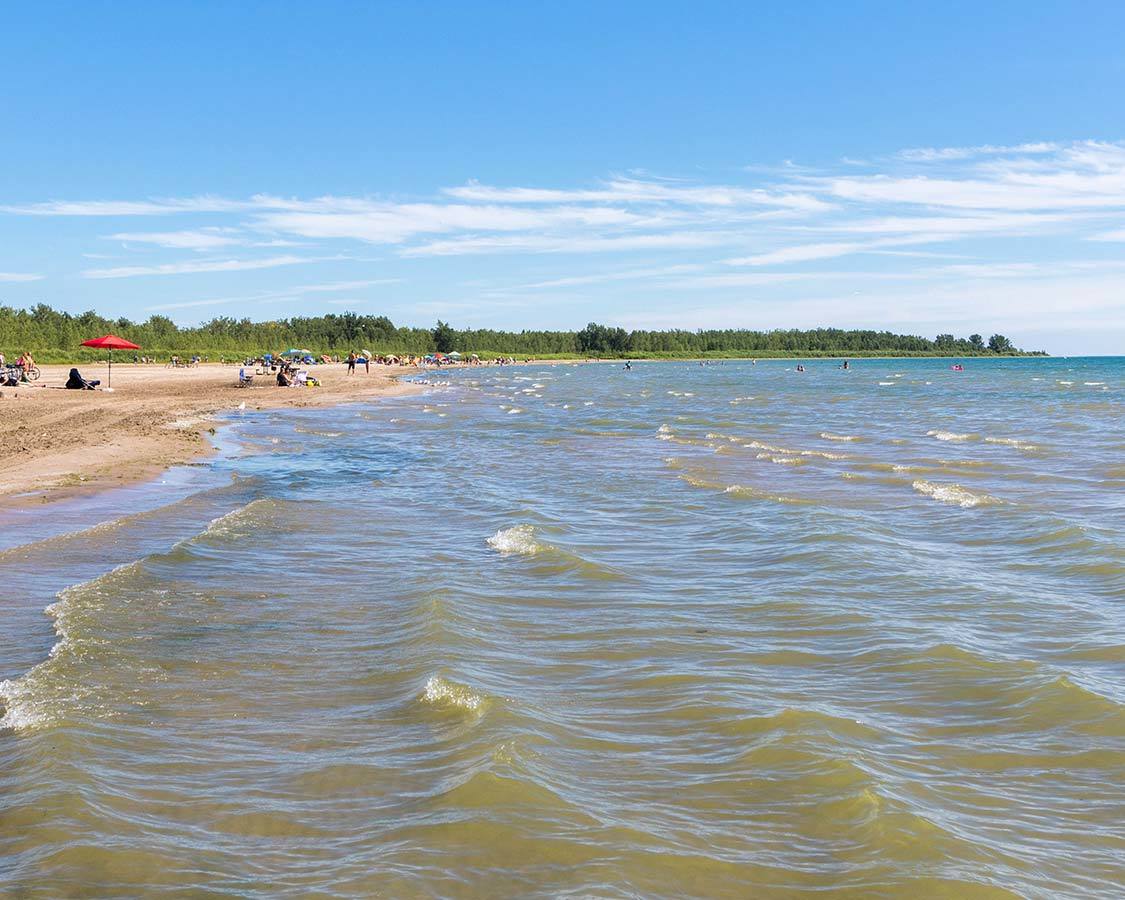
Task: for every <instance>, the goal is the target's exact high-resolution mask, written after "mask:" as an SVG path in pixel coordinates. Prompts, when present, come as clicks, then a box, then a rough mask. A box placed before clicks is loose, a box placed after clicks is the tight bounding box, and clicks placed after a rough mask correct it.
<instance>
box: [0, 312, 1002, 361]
mask: <svg viewBox="0 0 1125 900" xmlns="http://www.w3.org/2000/svg"><path fill="white" fill-rule="evenodd" d="M107 332H113V333H114V334H117V335H120V336H121V337H123V338H126V339H127V340H130V341H133V342H134V343H136V344H140V345H141V347H142V348H143V352H144V353H145V354H146V355H152V356H157V357H159V356H163V355H171V354H179V355H185V354H193V353H199V354H200V355H205V356H209V357H211V358H212V359H218V358H220V357H226V358H227V359H234V358H237V357H241V356H251V355H258V354H260V353H265V352H275V353H276V352H278V351H281V350H284V349H286V348H287V347H307V348H309V349H310V350H312V351H313V352H315V353H334V354H340V355H346V354H347V353H348V352H349V351H350V350H359V349H370V350H372V351H374V352H376V353H396V354H400V355H401V354H404V353H406V354H416V355H422V354H426V353H433V352H435V351H437V352H442V353H449V352H451V351H453V350H460V351H461V352H462V353H479V354H481V355H482V356H488V355H512V356H540V357H542V356H572V357H573V356H578V357H584V356H609V357H625V356H635V357H661V356H668V357H674V356H684V357H694V356H707V355H713V356H732V357H733V356H762V357H766V356H865V355H866V356H898V355H905V356H909V355H951V356H952V355H957V356H973V355H982V354H984V355H989V354H991V355H1017V354H1022V353H1023V351H1021V350H1018V349H1016V348H1015V347H1013V346H1012V342H1011V341H1010V340H1008V338H1006V337H1004V336H1003V335H1000V334H995V335H993V336H992V337H991V338H989V340H988V344H987V346H986V345H985V344H984V341H983V339H982V338H981V336H980V335H978V334H974V335H971V336H970V337H969V338H967V339H966V338H955V337H954V336H953V335H952V334H940V335H937V337H935V338H933V339H930V338H925V337H920V336H917V335H903V334H894V333H892V332H890V331H871V330H862V329H860V330H854V329H853V330H843V329H839V328H813V329H807V330H798V329H777V330H772V331H752V330H747V329H734V328H730V329H707V330H698V331H688V330H683V329H677V330H671V331H646V330H633V331H626V330H625V329H624V328H620V327H613V326H608V325H600V324H598V323H596V322H591V323H590V324H588V325H587V326H586V327H585V328H583V329H581V330H580V331H540V330H523V331H496V330H492V329H474V328H465V329H457V328H454V327H453V326H452V325H449V324H448V323H446V322H441V321H439V322H438V323H437V324H436V326H434V327H433V328H418V327H411V326H401V325H395V324H394V323H393V322H392V321H391V320H390V319H388V318H387V317H386V316H370V315H359V314H358V313H354V312H345V313H340V314H328V315H323V316H307V317H304V316H302V317H295V318H289V319H275V320H271V321H264V322H252V321H251V320H250V319H247V318H243V319H233V318H229V317H225V316H223V317H219V318H215V319H212V320H211V321H209V322H204V323H202V324H200V325H196V326H192V327H181V326H178V325H176V323H175V322H173V321H172V320H171V319H169V318H168V317H167V316H161V315H154V316H150V317H149V318H148V319H147V320H145V321H144V322H132V321H130V320H128V319H124V318H121V319H107V318H104V317H103V316H100V315H98V314H97V313H95V312H92V311H90V312H84V313H80V314H77V315H75V314H72V313H67V312H60V311H58V310H55V309H52V308H51V307H50V306H47V305H46V304H39V305H37V306H35V307H33V308H31V309H15V308H13V307H8V306H0V350H2V351H3V352H4V353H5V354H8V355H9V356H11V355H12V354H15V353H19V352H20V351H23V350H30V351H32V352H33V353H34V354H35V355H36V357H37V358H40V359H42V360H43V361H45V362H46V361H52V360H57V361H60V362H61V361H67V360H81V359H86V358H92V357H93V356H95V355H97V351H90V350H81V351H80V350H79V349H78V346H79V344H81V342H82V341H84V340H86V339H87V338H92V337H97V336H99V335H102V334H105V333H107Z"/></svg>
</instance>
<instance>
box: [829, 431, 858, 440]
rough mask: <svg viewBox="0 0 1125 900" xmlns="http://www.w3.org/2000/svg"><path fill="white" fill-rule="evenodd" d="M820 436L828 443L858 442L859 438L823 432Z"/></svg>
mask: <svg viewBox="0 0 1125 900" xmlns="http://www.w3.org/2000/svg"><path fill="white" fill-rule="evenodd" d="M820 436H821V437H822V438H824V439H825V440H826V441H858V440H859V438H858V437H856V436H855V435H854V434H832V433H831V432H829V431H822V432H821V433H820Z"/></svg>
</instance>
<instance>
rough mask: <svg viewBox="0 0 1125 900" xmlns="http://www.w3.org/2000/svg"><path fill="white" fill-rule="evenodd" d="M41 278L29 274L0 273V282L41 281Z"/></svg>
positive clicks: (40, 276)
mask: <svg viewBox="0 0 1125 900" xmlns="http://www.w3.org/2000/svg"><path fill="white" fill-rule="evenodd" d="M43 278H44V276H42V275H35V274H33V273H31V272H0V281H42V280H43Z"/></svg>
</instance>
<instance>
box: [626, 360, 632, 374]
mask: <svg viewBox="0 0 1125 900" xmlns="http://www.w3.org/2000/svg"><path fill="white" fill-rule="evenodd" d="M625 371H626V372H632V371H633V363H632V362H630V361H629V360H625Z"/></svg>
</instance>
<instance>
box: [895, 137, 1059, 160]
mask: <svg viewBox="0 0 1125 900" xmlns="http://www.w3.org/2000/svg"><path fill="white" fill-rule="evenodd" d="M1058 149H1059V145H1058V144H1055V143H1051V142H1049V141H1038V142H1035V143H1028V144H1014V145H1010V146H1003V145H995V144H980V145H978V146H976V147H913V148H911V149H909V150H901V151H899V153H898V157H899V159H905V160H908V161H910V162H948V161H951V160H958V159H972V158H974V157H977V156H994V155H1001V154H1003V155H1008V154H1011V155H1019V156H1026V155H1027V154H1031V153H1053V152H1055V151H1056V150H1058Z"/></svg>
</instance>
